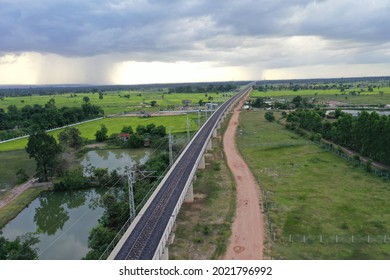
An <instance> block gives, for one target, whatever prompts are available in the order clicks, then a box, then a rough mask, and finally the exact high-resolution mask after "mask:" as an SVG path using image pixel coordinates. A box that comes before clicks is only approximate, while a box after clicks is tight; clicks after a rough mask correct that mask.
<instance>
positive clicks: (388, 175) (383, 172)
mask: <svg viewBox="0 0 390 280" xmlns="http://www.w3.org/2000/svg"><path fill="white" fill-rule="evenodd" d="M314 143H316V144H317V145H319V146H320V147H321V148H323V149H325V150H327V151H330V152H333V153H335V154H336V155H338V156H339V157H341V158H343V159H346V160H348V161H350V162H352V163H353V164H354V165H356V166H361V167H365V168H366V170H367V172H371V173H373V174H375V175H377V176H379V177H382V178H384V179H388V180H389V179H390V172H388V171H386V170H383V169H378V168H377V167H375V166H373V164H372V163H366V162H363V161H361V160H357V159H355V158H354V157H353V156H349V155H347V154H345V153H344V152H342V151H340V150H339V149H337V148H335V147H334V146H333V145H332V144H329V143H324V142H322V141H321V142H314ZM367 167H369V169H367Z"/></svg>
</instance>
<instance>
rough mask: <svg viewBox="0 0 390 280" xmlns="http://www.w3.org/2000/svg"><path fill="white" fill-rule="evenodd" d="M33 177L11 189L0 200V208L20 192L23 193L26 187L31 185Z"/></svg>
mask: <svg viewBox="0 0 390 280" xmlns="http://www.w3.org/2000/svg"><path fill="white" fill-rule="evenodd" d="M33 182H34V179H31V180H29V181H27V182H26V183H24V184H21V185H19V186H17V187H15V188H13V189H11V190H10V191H9V192H8V193H7V194H6V196H5V197H3V198H2V199H1V200H0V209H1V208H3V207H4V206H6V205H7V204H8V203H9V202H11V201H12V200H14V199H15V198H16V197H18V196H19V195H20V194H21V193H23V192H24V191H25V190H27V189H28V188H31V187H32V186H33Z"/></svg>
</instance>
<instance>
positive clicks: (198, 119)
mask: <svg viewBox="0 0 390 280" xmlns="http://www.w3.org/2000/svg"><path fill="white" fill-rule="evenodd" d="M200 115H201V114H200V110H198V128H200Z"/></svg>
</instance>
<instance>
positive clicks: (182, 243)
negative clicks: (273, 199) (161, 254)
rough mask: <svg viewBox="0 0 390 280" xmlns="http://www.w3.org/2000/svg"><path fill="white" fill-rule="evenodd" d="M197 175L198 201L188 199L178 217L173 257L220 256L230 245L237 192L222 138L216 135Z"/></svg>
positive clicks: (170, 251) (195, 190) (208, 257)
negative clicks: (191, 201) (227, 162)
mask: <svg viewBox="0 0 390 280" xmlns="http://www.w3.org/2000/svg"><path fill="white" fill-rule="evenodd" d="M224 130H225V128H222V131H224ZM196 176H197V179H196V180H195V182H194V196H195V201H194V203H191V204H186V203H184V204H183V206H182V208H181V209H180V212H179V215H178V217H177V220H176V223H177V227H176V232H175V240H174V243H173V244H172V245H171V246H170V247H169V255H170V258H171V259H187V260H188V259H219V258H221V256H223V254H224V253H225V251H226V248H227V244H228V241H229V237H230V234H231V224H232V222H233V217H234V214H235V209H236V208H235V207H236V196H235V183H234V178H233V177H232V175H231V173H230V171H229V168H228V166H227V164H226V161H225V159H224V154H223V147H222V140H221V138H217V139H213V149H212V151H209V152H208V153H207V154H206V168H205V169H204V170H198V171H197V173H196Z"/></svg>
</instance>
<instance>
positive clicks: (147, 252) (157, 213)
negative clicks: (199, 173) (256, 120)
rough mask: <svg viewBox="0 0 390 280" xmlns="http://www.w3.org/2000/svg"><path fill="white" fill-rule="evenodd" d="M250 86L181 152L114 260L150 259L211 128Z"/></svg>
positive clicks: (214, 117) (215, 116)
mask: <svg viewBox="0 0 390 280" xmlns="http://www.w3.org/2000/svg"><path fill="white" fill-rule="evenodd" d="M253 84H254V83H251V84H250V85H248V86H246V87H245V88H244V89H243V90H241V91H240V92H239V93H238V94H236V95H235V96H233V97H232V98H231V99H229V100H228V101H227V102H225V103H224V104H223V105H221V106H220V107H219V108H218V109H217V110H216V111H215V112H214V114H213V115H212V116H211V117H210V118H209V119H208V120H207V122H206V123H205V124H204V125H203V127H202V128H201V129H200V130H199V132H198V133H197V134H196V136H195V138H194V139H193V140H192V141H191V143H190V145H189V147H188V148H187V149H186V150H185V151H184V153H183V155H182V156H181V157H180V158H179V161H178V162H177V163H175V168H174V169H173V170H172V171H171V172H170V173H169V175H168V177H167V178H166V180H165V182H164V184H163V185H162V186H161V188H160V189H159V191H158V193H157V194H156V196H155V197H154V198H153V201H152V203H151V204H150V206H149V207H148V208H147V209H146V211H145V213H144V214H143V216H142V217H141V219H140V220H139V221H138V223H137V225H136V226H135V227H134V229H133V231H132V232H131V233H130V235H129V236H128V238H127V239H126V241H125V242H124V244H123V246H122V247H121V249H120V250H119V252H118V253H117V255H116V256H115V259H117V260H125V259H128V260H135V259H138V260H148V259H149V260H150V259H152V258H153V256H154V254H155V252H156V249H157V248H158V246H159V243H160V240H161V238H162V236H163V234H164V232H165V229H166V227H167V224H168V222H169V220H170V218H171V216H172V213H173V211H174V209H175V207H176V205H177V203H178V200H179V198H180V196H181V194H182V192H183V190H184V188H185V186H186V184H187V181H188V177H189V176H190V174H191V172H192V170H193V168H194V166H195V164H196V162H197V159H198V157H199V154H200V153H201V152H202V149H203V147H204V145H205V143H206V142H207V141H208V140H209V138H210V135H211V133H212V132H213V129H214V128H215V126H216V125H217V123H218V121H219V120H220V118H221V117H222V114H223V113H224V112H225V111H226V109H227V107H228V106H229V105H231V104H232V103H234V102H235V101H236V100H237V99H239V98H240V97H242V96H243V95H245V94H246V93H247V92H248V91H249V90H250V89H251V87H252V86H253Z"/></svg>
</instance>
